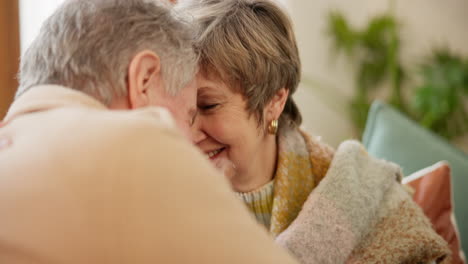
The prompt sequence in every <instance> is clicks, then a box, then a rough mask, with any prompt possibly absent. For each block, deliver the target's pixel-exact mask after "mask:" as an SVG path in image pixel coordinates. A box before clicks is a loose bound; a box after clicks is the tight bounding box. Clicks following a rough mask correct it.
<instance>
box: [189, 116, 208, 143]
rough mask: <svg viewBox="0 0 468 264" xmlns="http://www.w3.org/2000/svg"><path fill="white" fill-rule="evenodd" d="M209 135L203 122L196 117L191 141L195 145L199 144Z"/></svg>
mask: <svg viewBox="0 0 468 264" xmlns="http://www.w3.org/2000/svg"><path fill="white" fill-rule="evenodd" d="M206 137H207V135H206V133H205V132H204V131H203V124H202V120H201V119H200V118H198V117H195V120H194V122H193V125H192V127H191V139H192V142H193V144H195V145H196V144H198V143H200V142H202V141H203V140H204V139H206Z"/></svg>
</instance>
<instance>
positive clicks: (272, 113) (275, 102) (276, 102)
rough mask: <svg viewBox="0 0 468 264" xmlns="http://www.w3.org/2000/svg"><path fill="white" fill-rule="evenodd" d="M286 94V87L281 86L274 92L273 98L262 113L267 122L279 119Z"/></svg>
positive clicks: (287, 91) (286, 97)
mask: <svg viewBox="0 0 468 264" xmlns="http://www.w3.org/2000/svg"><path fill="white" fill-rule="evenodd" d="M288 95H289V90H287V89H286V88H281V89H279V90H278V91H276V94H275V95H274V96H273V98H272V99H271V101H270V102H269V103H268V104H267V107H266V108H265V112H264V114H265V119H266V122H267V123H269V122H271V121H273V120H278V119H279V117H280V115H281V113H282V112H283V110H284V106H285V105H286V100H287V99H288Z"/></svg>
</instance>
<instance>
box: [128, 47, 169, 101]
mask: <svg viewBox="0 0 468 264" xmlns="http://www.w3.org/2000/svg"><path fill="white" fill-rule="evenodd" d="M160 69H161V64H160V59H159V57H158V55H156V53H154V52H152V51H149V50H144V51H141V52H139V53H138V54H136V55H135V56H134V57H133V58H132V60H131V61H130V66H129V67H128V83H127V90H128V102H129V105H130V108H131V109H135V108H140V107H145V106H148V105H149V102H150V100H151V98H150V93H151V88H152V87H154V86H155V85H157V83H158V81H159V80H158V79H159V78H160Z"/></svg>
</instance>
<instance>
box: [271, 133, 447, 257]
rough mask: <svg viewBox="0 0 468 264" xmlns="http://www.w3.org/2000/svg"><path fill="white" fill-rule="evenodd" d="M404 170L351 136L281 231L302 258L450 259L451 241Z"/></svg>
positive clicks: (287, 244)
mask: <svg viewBox="0 0 468 264" xmlns="http://www.w3.org/2000/svg"><path fill="white" fill-rule="evenodd" d="M401 178H402V175H401V170H400V168H399V167H398V166H397V165H395V164H392V163H389V162H386V161H383V160H378V159H375V158H373V157H371V156H369V155H368V153H367V152H366V151H365V149H364V147H363V146H362V145H361V144H360V143H358V142H356V141H346V142H344V143H342V144H341V145H340V147H339V148H338V150H337V151H336V153H335V154H334V158H333V161H332V163H331V166H330V168H329V170H328V172H327V174H326V176H325V177H324V179H323V180H322V181H321V182H320V184H319V185H318V186H317V187H316V188H315V189H314V191H313V192H312V193H311V194H310V196H309V197H308V199H307V201H306V203H305V204H304V206H303V208H302V211H301V212H300V213H299V215H298V216H297V218H296V219H295V220H294V222H293V223H292V224H291V225H290V226H289V227H288V228H287V229H286V230H285V231H284V232H282V233H281V234H280V235H279V236H278V237H277V242H278V243H279V244H281V245H282V246H284V247H286V248H288V249H289V250H290V251H291V252H292V253H293V254H294V255H295V256H296V257H297V258H298V259H299V260H300V261H301V262H302V263H431V262H435V263H450V261H451V260H450V250H449V248H448V246H447V244H446V242H445V241H444V240H443V239H442V238H441V237H439V236H438V235H437V234H436V233H435V232H434V231H433V229H432V228H431V224H430V222H429V221H428V220H427V218H426V217H425V216H424V214H423V212H422V210H421V209H420V208H419V207H418V206H417V205H416V204H415V203H414V202H412V200H411V197H410V196H409V194H408V193H407V192H406V191H405V189H404V188H403V186H402V185H401V183H400V182H401Z"/></svg>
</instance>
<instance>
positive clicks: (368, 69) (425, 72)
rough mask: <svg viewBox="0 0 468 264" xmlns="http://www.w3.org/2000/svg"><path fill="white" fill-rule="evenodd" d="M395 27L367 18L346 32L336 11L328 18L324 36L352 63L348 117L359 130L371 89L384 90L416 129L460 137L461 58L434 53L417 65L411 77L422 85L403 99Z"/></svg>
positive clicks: (467, 68)
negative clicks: (363, 24)
mask: <svg viewBox="0 0 468 264" xmlns="http://www.w3.org/2000/svg"><path fill="white" fill-rule="evenodd" d="M399 28H400V24H399V23H398V21H397V19H396V18H395V17H394V16H393V15H391V14H384V15H380V16H376V17H374V18H372V19H371V20H370V21H369V23H368V24H367V25H366V27H365V28H364V29H363V30H358V29H355V28H352V27H351V26H350V24H349V23H348V21H347V20H346V18H345V17H344V16H343V15H342V14H341V13H339V12H336V11H334V12H331V13H330V14H329V16H328V30H327V33H328V35H329V37H330V38H331V40H332V43H333V46H334V50H335V51H336V53H338V54H339V53H343V54H345V55H346V57H347V58H348V59H349V61H350V62H351V63H352V64H353V65H356V77H355V81H356V83H355V86H356V90H355V94H354V96H353V98H352V99H351V102H350V113H351V118H352V119H353V121H354V123H355V124H356V126H357V128H358V129H359V130H360V131H362V130H363V129H364V126H365V123H366V120H367V113H368V110H369V107H370V104H371V102H372V101H373V100H374V99H375V94H376V91H377V89H379V88H380V89H383V88H390V91H389V92H390V93H389V94H390V96H389V99H388V103H390V104H392V105H393V106H394V107H396V108H397V109H399V110H400V111H402V112H404V113H406V114H407V115H408V116H410V117H411V118H413V119H415V120H416V121H417V122H419V123H420V124H421V125H423V126H425V127H427V128H429V129H431V130H433V131H435V132H436V133H438V134H440V135H442V136H444V137H447V138H452V137H455V136H459V135H462V134H464V133H466V132H467V131H468V116H467V111H466V109H465V106H466V100H465V99H466V95H468V62H467V60H466V59H463V58H461V57H459V56H456V55H454V54H452V53H450V52H448V51H447V50H446V49H438V50H435V51H434V52H433V53H432V54H431V55H430V56H428V58H427V59H426V60H425V62H424V63H423V64H422V65H420V69H421V70H420V71H419V72H415V73H411V74H420V75H421V76H420V79H422V85H421V86H420V87H417V88H416V89H412V90H411V92H410V93H409V94H410V95H411V96H410V98H405V97H404V96H403V88H404V84H405V80H406V79H407V78H408V76H409V74H410V72H409V71H408V70H406V69H405V68H404V67H403V65H402V63H401V60H400V46H401V40H400V37H399ZM411 77H413V76H411ZM414 77H416V76H414ZM380 99H381V98H380Z"/></svg>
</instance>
